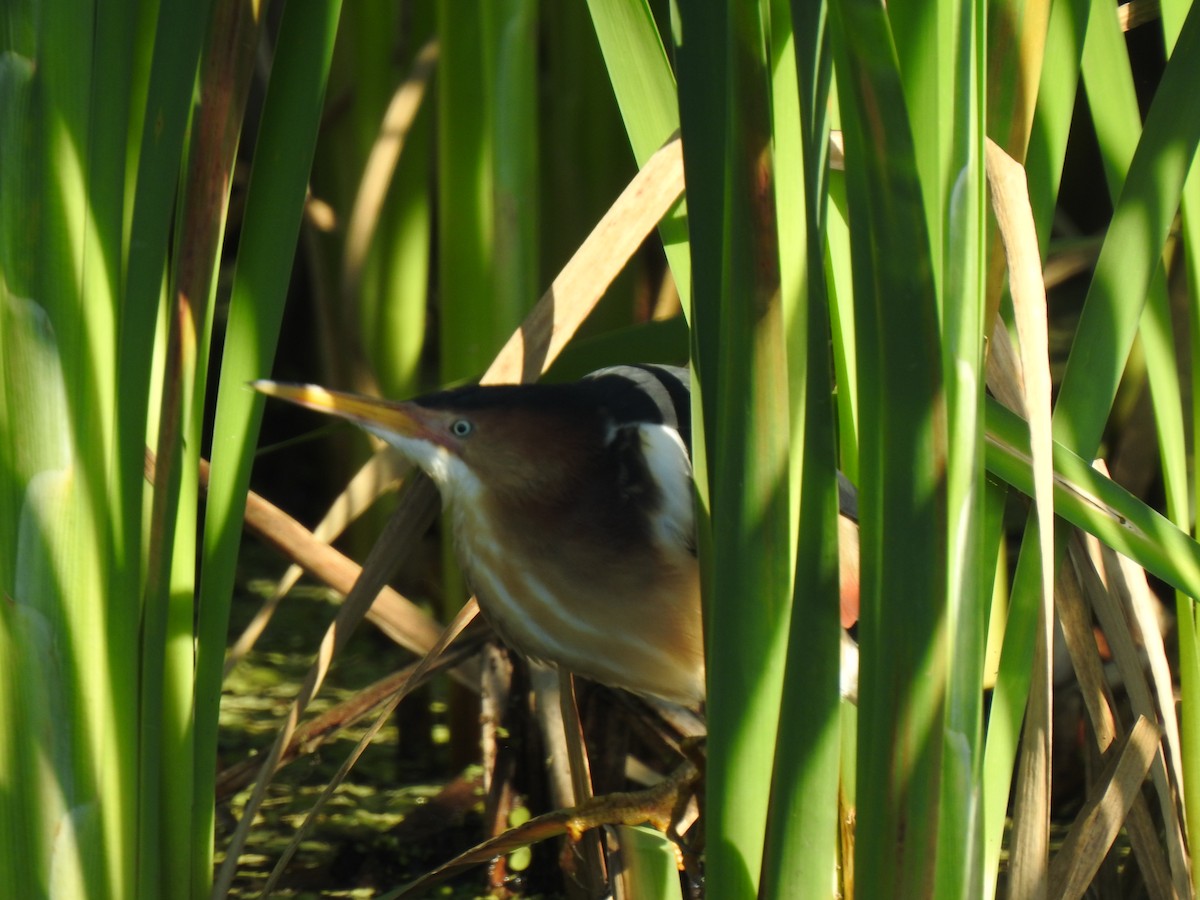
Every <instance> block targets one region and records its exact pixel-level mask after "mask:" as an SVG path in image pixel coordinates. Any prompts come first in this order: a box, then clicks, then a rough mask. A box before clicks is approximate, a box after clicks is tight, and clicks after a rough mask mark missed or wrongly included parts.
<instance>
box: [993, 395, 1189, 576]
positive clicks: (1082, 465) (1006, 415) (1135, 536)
mask: <svg viewBox="0 0 1200 900" xmlns="http://www.w3.org/2000/svg"><path fill="white" fill-rule="evenodd" d="M1053 454H1054V511H1055V513H1056V514H1057V515H1058V516H1060V517H1061V518H1063V519H1065V520H1066V521H1068V522H1070V523H1071V524H1072V525H1075V526H1077V527H1079V528H1082V529H1083V530H1084V531H1086V532H1088V533H1089V534H1093V535H1095V536H1096V537H1097V538H1099V539H1100V541H1102V542H1103V543H1104V544H1106V545H1107V546H1109V547H1112V548H1113V549H1114V550H1116V551H1117V552H1119V553H1122V554H1124V555H1125V556H1128V557H1129V558H1130V559H1132V560H1133V561H1134V562H1136V563H1137V564H1138V565H1139V566H1141V567H1142V568H1144V569H1146V570H1147V571H1149V572H1152V573H1154V574H1155V575H1156V576H1158V577H1159V578H1161V579H1162V580H1163V581H1166V582H1167V583H1168V584H1170V585H1172V586H1173V587H1175V588H1177V589H1178V590H1181V591H1183V592H1184V593H1186V594H1188V595H1189V596H1196V593H1195V592H1196V590H1197V589H1200V544H1197V543H1196V542H1195V541H1194V540H1192V538H1190V537H1189V536H1188V535H1187V534H1186V533H1184V532H1183V531H1181V530H1180V529H1179V528H1178V527H1177V526H1176V525H1174V524H1173V523H1172V522H1171V521H1170V520H1169V519H1167V518H1166V517H1164V516H1162V515H1161V514H1160V513H1158V512H1156V511H1155V510H1154V509H1152V508H1151V507H1149V506H1147V505H1146V504H1145V503H1144V502H1142V501H1141V500H1139V499H1138V498H1137V497H1135V496H1133V495H1132V494H1130V493H1129V492H1128V491H1126V490H1125V489H1124V488H1123V487H1121V486H1120V485H1118V484H1116V483H1115V482H1113V481H1111V480H1109V479H1108V478H1105V477H1104V476H1103V475H1101V474H1100V473H1099V472H1097V471H1096V470H1095V469H1093V468H1092V467H1091V466H1090V465H1089V464H1088V463H1087V462H1086V461H1085V460H1084V459H1082V458H1081V457H1080V456H1079V455H1078V454H1076V453H1075V452H1073V451H1072V450H1070V449H1069V448H1068V447H1066V446H1064V445H1063V444H1061V443H1059V442H1058V441H1055V442H1054V448H1053ZM987 467H988V471H990V472H992V473H994V474H995V475H997V476H998V477H1000V478H1002V479H1004V480H1005V481H1006V482H1008V483H1009V484H1011V485H1012V486H1013V487H1015V488H1016V489H1017V490H1019V491H1021V492H1022V493H1024V494H1027V495H1031V494H1032V491H1033V481H1032V475H1031V474H1030V473H1031V471H1032V470H1031V468H1030V457H1029V429H1028V425H1027V424H1026V423H1025V422H1024V420H1022V419H1021V418H1020V417H1019V416H1017V415H1016V414H1015V413H1013V412H1011V411H1010V410H1008V409H1005V408H1004V407H1003V406H1001V405H1000V404H999V403H998V402H996V401H995V400H993V399H992V398H991V397H989V398H987Z"/></svg>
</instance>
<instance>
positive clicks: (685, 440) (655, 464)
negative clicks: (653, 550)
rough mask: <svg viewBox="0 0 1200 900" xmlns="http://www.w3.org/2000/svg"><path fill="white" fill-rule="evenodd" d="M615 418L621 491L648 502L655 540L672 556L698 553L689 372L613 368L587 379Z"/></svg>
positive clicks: (612, 438)
mask: <svg viewBox="0 0 1200 900" xmlns="http://www.w3.org/2000/svg"><path fill="white" fill-rule="evenodd" d="M586 381H587V383H589V384H590V385H591V386H592V387H593V389H594V390H596V391H597V392H598V394H599V399H600V402H601V404H602V406H603V408H604V410H605V412H606V414H607V415H608V417H609V428H610V437H609V446H610V447H611V448H612V451H613V452H614V453H616V454H617V456H618V458H619V459H620V460H621V464H620V469H619V471H620V478H619V481H620V489H621V491H622V493H624V494H625V495H626V496H628V497H645V498H646V501H647V508H646V510H645V512H646V515H647V518H648V520H649V524H650V528H651V532H652V536H653V538H654V540H655V541H656V542H657V543H658V545H659V546H660V547H662V548H663V549H664V550H665V551H666V552H668V553H669V554H672V555H674V554H680V555H681V556H683V555H687V556H694V555H695V552H696V514H695V496H694V489H693V486H692V461H691V448H690V446H689V442H690V438H691V388H690V385H689V381H688V371H687V369H683V368H678V367H675V366H656V365H646V366H613V367H611V368H608V369H601V370H600V371H598V372H593V373H592V374H591V375H589V376H588V378H587V379H586Z"/></svg>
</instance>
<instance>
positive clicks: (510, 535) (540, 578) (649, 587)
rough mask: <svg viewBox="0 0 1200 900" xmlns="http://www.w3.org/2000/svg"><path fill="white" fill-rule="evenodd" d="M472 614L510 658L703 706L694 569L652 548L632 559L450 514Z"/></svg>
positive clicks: (476, 513)
mask: <svg viewBox="0 0 1200 900" xmlns="http://www.w3.org/2000/svg"><path fill="white" fill-rule="evenodd" d="M452 521H453V527H454V536H455V545H456V549H457V552H458V556H459V562H460V564H461V565H462V567H463V570H464V572H465V574H466V576H467V578H468V581H469V582H470V584H471V586H472V588H473V589H474V590H475V592H476V595H477V597H478V600H479V605H480V608H481V609H482V610H483V611H484V613H485V614H486V615H487V617H488V619H489V621H491V623H492V624H493V626H494V627H495V628H496V631H497V632H498V633H499V634H500V636H501V638H502V639H503V640H504V641H505V642H506V643H508V644H510V645H511V646H512V647H513V648H514V649H516V650H517V651H519V652H521V653H523V654H525V655H526V656H530V657H533V658H535V659H539V660H544V661H546V662H551V663H554V664H556V665H560V666H563V667H565V668H567V669H569V670H571V671H572V672H575V673H578V674H580V675H583V676H586V677H588V678H592V679H594V680H596V681H599V682H601V683H603V684H608V685H612V686H615V687H623V688H626V689H628V690H631V691H634V692H636V693H641V694H649V695H653V696H658V697H663V698H665V699H668V700H673V701H675V702H679V703H683V704H686V705H689V706H693V707H694V706H698V705H699V704H700V703H702V702H703V700H704V640H703V629H702V625H701V613H700V580H699V570H698V567H697V565H696V561H695V559H694V558H693V557H690V556H687V555H686V554H685V555H683V556H682V557H681V556H680V555H678V554H671V558H667V557H666V556H665V555H664V554H662V553H660V552H658V550H657V548H656V547H655V545H654V544H653V543H648V544H645V546H643V547H641V548H640V549H639V550H638V551H636V552H630V548H628V547H625V548H618V547H613V546H609V545H605V543H604V542H589V541H586V540H582V541H581V540H579V539H578V535H572V534H569V533H566V534H563V533H558V534H555V533H553V532H550V531H547V529H546V528H545V527H544V523H534V522H530V523H524V524H522V523H521V522H519V521H515V520H514V517H513V516H511V515H510V516H504V515H503V514H497V513H496V512H495V511H493V510H489V509H488V508H487V504H486V503H476V504H472V505H471V506H470V507H464V508H459V509H455V510H453V511H452Z"/></svg>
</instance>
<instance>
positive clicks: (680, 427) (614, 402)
mask: <svg viewBox="0 0 1200 900" xmlns="http://www.w3.org/2000/svg"><path fill="white" fill-rule="evenodd" d="M584 383H585V384H588V385H589V386H590V387H591V388H592V389H593V390H594V391H596V392H597V394H598V395H599V399H600V401H601V402H602V403H603V405H604V407H605V409H606V411H607V412H608V415H609V416H610V417H611V419H612V422H613V426H614V427H616V428H620V427H623V426H626V425H635V426H636V425H642V424H651V425H665V426H667V427H668V428H672V429H674V430H675V431H676V432H677V433H678V434H679V437H680V439H681V440H682V441H683V447H684V451H685V452H686V453H687V455H688V457H689V459H690V458H691V451H692V402H691V397H692V388H691V381H690V379H689V376H688V370H687V369H685V368H682V367H680V366H660V365H640V366H610V367H609V368H607V369H599V370H598V371H595V372H593V373H592V374H591V375H588V376H587V377H586V378H585V379H584Z"/></svg>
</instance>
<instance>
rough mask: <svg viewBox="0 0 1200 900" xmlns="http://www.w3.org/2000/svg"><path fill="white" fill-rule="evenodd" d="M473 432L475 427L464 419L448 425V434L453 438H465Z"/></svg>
mask: <svg viewBox="0 0 1200 900" xmlns="http://www.w3.org/2000/svg"><path fill="white" fill-rule="evenodd" d="M474 430H475V426H474V425H472V424H471V423H470V422H468V421H467V420H466V419H455V420H454V422H453V423H452V424H451V425H450V433H451V434H452V435H454V436H455V437H460V438H465V437H467V436H468V435H469V434H470V433H471V432H472V431H474Z"/></svg>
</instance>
